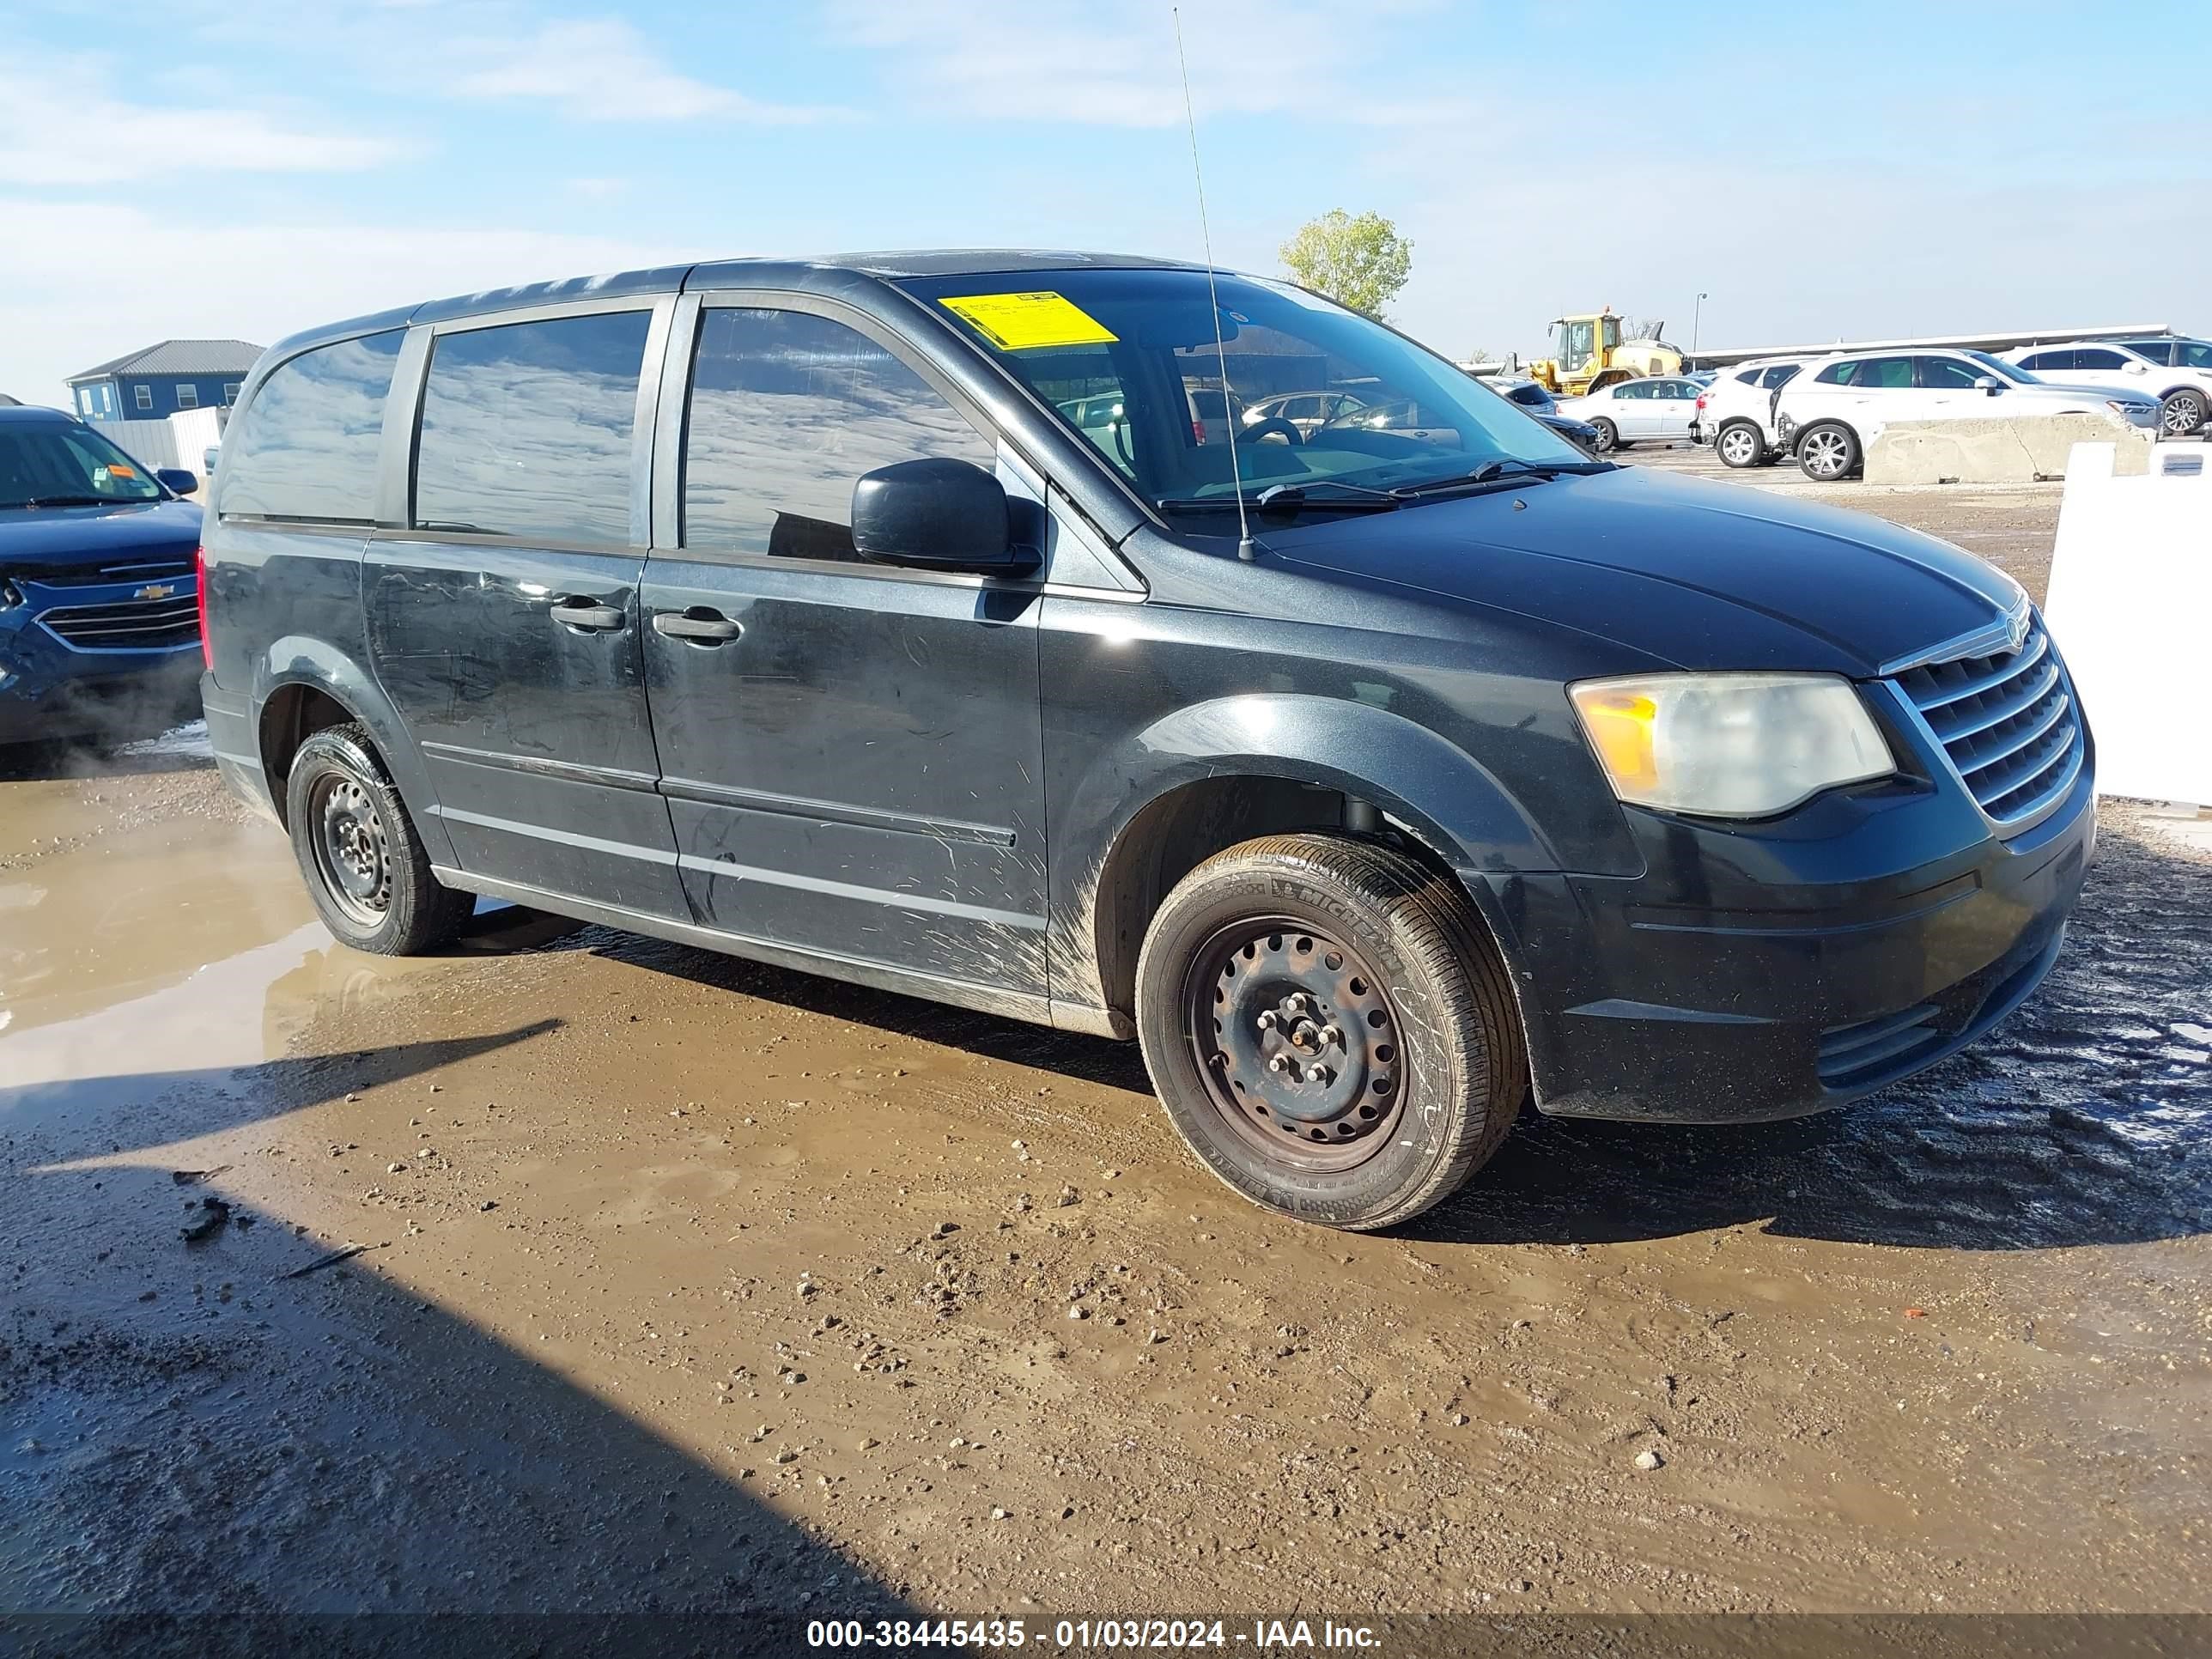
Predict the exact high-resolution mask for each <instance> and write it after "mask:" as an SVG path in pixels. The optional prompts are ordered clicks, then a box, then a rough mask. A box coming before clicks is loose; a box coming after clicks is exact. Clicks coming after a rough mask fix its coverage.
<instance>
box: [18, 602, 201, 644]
mask: <svg viewBox="0 0 2212 1659" xmlns="http://www.w3.org/2000/svg"><path fill="white" fill-rule="evenodd" d="M39 624H40V627H42V628H44V629H46V631H47V632H48V633H50V634H52V635H54V636H55V637H56V638H57V639H58V640H60V641H62V642H63V643H64V645H70V646H74V647H76V649H78V650H80V651H161V650H166V649H167V648H169V647H173V646H179V645H190V644H192V643H193V642H194V641H197V640H198V638H199V636H200V618H199V600H198V599H197V596H196V595H195V594H193V593H191V592H180V593H175V594H172V595H170V596H169V597H168V598H167V599H123V600H120V601H118V603H116V604H113V605H56V606H55V607H54V608H53V609H52V610H51V611H45V612H43V613H41V614H40V617H39Z"/></svg>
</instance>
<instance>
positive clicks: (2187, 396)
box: [2159, 386, 2205, 438]
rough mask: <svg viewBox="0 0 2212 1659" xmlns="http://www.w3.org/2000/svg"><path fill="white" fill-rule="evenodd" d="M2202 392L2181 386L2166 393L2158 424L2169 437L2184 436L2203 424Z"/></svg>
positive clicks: (2203, 405)
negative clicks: (2164, 429)
mask: <svg viewBox="0 0 2212 1659" xmlns="http://www.w3.org/2000/svg"><path fill="white" fill-rule="evenodd" d="M2204 412H2205V400H2204V394H2203V392H2192V391H2191V390H2190V389H2189V388H2188V387H2186V386H2183V387H2181V388H2180V389H2179V390H2178V391H2173V392H2167V393H2166V401H2165V403H2164V404H2162V405H2161V407H2160V411H2159V424H2160V425H2161V426H2163V427H2164V428H2166V435H2168V436H2169V437H2174V438H2185V437H2187V436H2188V435H2190V434H2191V433H2192V432H2194V431H2196V430H2197V428H2199V427H2201V426H2203V424H2204Z"/></svg>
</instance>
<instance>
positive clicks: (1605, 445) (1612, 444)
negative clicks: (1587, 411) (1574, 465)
mask: <svg viewBox="0 0 2212 1659" xmlns="http://www.w3.org/2000/svg"><path fill="white" fill-rule="evenodd" d="M1590 429H1591V430H1592V431H1594V432H1595V433H1596V434H1597V437H1596V439H1595V441H1593V442H1592V443H1591V445H1590V447H1591V448H1592V449H1595V451H1597V453H1599V454H1601V455H1603V454H1606V453H1609V452H1610V451H1613V450H1615V449H1619V448H1620V447H1621V445H1620V428H1619V427H1617V426H1615V425H1614V424H1613V422H1611V421H1608V420H1607V419H1606V418H1605V416H1602V415H1601V416H1598V417H1597V418H1596V419H1595V420H1594V421H1592V422H1590Z"/></svg>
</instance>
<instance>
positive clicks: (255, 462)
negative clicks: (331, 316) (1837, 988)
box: [216, 328, 406, 524]
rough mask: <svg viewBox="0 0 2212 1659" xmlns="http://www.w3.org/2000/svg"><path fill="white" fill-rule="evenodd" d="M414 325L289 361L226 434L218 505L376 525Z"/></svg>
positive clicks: (260, 514) (255, 513) (224, 510)
mask: <svg viewBox="0 0 2212 1659" xmlns="http://www.w3.org/2000/svg"><path fill="white" fill-rule="evenodd" d="M405 337H406V331H405V330H404V329H396V328H395V329H392V330H391V331H388V332H386V333H383V334H369V335H364V336H362V337H361V338H359V339H355V340H340V341H338V342H337V343H336V344H333V345H326V346H318V347H316V348H315V349H313V350H312V351H303V352H301V354H300V355H299V356H296V357H294V358H291V359H290V360H289V361H288V362H283V363H280V364H278V365H277V366H276V368H275V369H273V370H271V371H270V374H269V375H268V377H267V378H266V379H264V380H263V381H262V382H261V385H260V387H259V389H258V390H257V391H256V392H254V394H253V400H252V402H251V403H250V404H247V405H246V408H245V410H243V411H241V412H240V414H239V415H238V416H237V417H236V418H235V419H234V420H233V421H232V422H231V424H230V428H229V430H228V432H226V433H225V434H224V435H223V468H222V499H221V500H220V501H217V502H216V512H217V513H218V514H228V513H243V514H247V515H250V516H252V517H257V518H270V519H314V520H333V521H336V522H338V523H343V524H367V523H369V522H370V521H371V520H373V519H374V517H375V500H376V465H377V452H378V447H379V445H380V441H381V440H382V438H383V435H384V404H385V399H386V398H387V397H389V396H390V395H391V392H392V365H393V364H394V363H396V362H398V357H399V344H400V342H401V341H402V340H403V339H404V338H405Z"/></svg>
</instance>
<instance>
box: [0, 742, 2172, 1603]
mask: <svg viewBox="0 0 2212 1659" xmlns="http://www.w3.org/2000/svg"><path fill="white" fill-rule="evenodd" d="M2208 1054H2212V849H2204V848H2195V847H2192V846H2191V845H2189V844H2187V843H2186V842H2183V841H2181V840H2179V839H2177V838H2175V837H2172V836H2167V835H2166V834H2165V833H2164V832H2163V831H2161V830H2160V829H2159V828H2158V826H2156V825H2154V824H2147V823H2145V822H2144V821H2142V820H2139V819H2137V818H2136V817H2133V816H2132V815H2130V814H2129V813H2128V812H2126V811H2123V810H2119V809H2111V808H2108V809H2107V813H2106V836H2105V839H2104V842H2103V844H2102V847H2101V848H2100V863H2099V866H2098V868H2097V870H2096V872H2094V874H2093V878H2092V884H2091V889H2090V894H2089V897H2088V899H2087V901H2086V902H2085V904H2084V908H2083V914H2082V920H2081V923H2079V924H2078V925H2077V927H2076V929H2075V937H2074V939H2072V941H2071V943H2070V945H2069V950H2068V953H2067V955H2066V957H2065V958H2064V960H2063V963H2062V966H2061V967H2060V969H2058V971H2057V973H2056V974H2055V975H2054V976H2053V978H2052V979H2051V981H2050V982H2049V984H2048V985H2047V986H2046V987H2045V990H2044V991H2043V993H2042V994H2040V995H2039V997H2038V998H2037V999H2036V1000H2034V1001H2033V1003H2032V1004H2031V1005H2030V1006H2029V1007H2028V1008H2027V1009H2026V1010H2024V1011H2023V1012H2022V1013H2021V1015H2019V1016H2017V1017H2015V1019H2013V1020H2012V1021H2010V1022H2008V1024H2006V1025H2005V1026H2004V1027H2003V1028H2002V1029H2001V1030H1999V1032H1997V1033H1996V1035H1995V1036H1994V1037H1993V1038H1992V1039H1990V1040H1989V1041H1986V1042H1984V1044H1982V1045H1981V1046H1980V1047H1979V1048H1977V1049H1975V1050H1972V1051H1970V1052H1969V1053H1968V1054H1965V1055H1962V1056H1960V1057H1959V1058H1958V1059H1956V1060H1953V1061H1951V1062H1949V1063H1948V1064H1947V1065H1945V1066H1942V1067H1940V1068H1938V1069H1937V1070H1936V1071H1934V1072H1930V1073H1927V1074H1925V1075H1924V1076H1923V1077H1922V1078H1921V1079H1916V1080H1914V1081H1913V1082H1912V1083H1911V1084H1909V1085H1905V1086H1903V1087H1900V1088H1899V1089H1896V1090H1893V1091H1890V1092H1888V1093H1887V1094H1885V1095H1883V1096H1881V1097H1877V1098H1875V1099H1874V1100H1872V1101H1869V1102H1867V1103H1863V1104H1862V1105H1860V1106H1857V1107H1856V1108H1853V1109H1850V1110H1849V1111H1846V1112H1844V1113H1838V1114H1833V1115H1829V1116H1827V1117H1825V1118H1820V1119H1815V1120H1810V1121H1806V1122H1802V1123H1799V1124H1794V1125H1785V1126H1777V1127H1771V1128H1763V1129H1756V1130H1737V1131H1714V1130H1680V1129H1673V1130H1666V1129H1656V1128H1646V1127H1625V1126H1607V1125H1597V1124H1575V1123H1550V1122H1545V1121H1538V1120H1535V1119H1534V1118H1533V1117H1532V1118H1530V1119H1528V1120H1527V1121H1523V1122H1522V1124H1521V1125H1519V1126H1518V1127H1516V1131H1515V1133H1514V1134H1513V1136H1512V1138H1511V1139H1510V1141H1509V1143H1508V1145H1507V1146H1506V1148H1505V1149H1504V1152H1502V1153H1501V1154H1500V1155H1499V1157H1498V1159H1497V1160H1496V1162H1495V1163H1494V1164H1492V1166H1491V1167H1490V1169H1489V1170H1486V1172H1485V1173H1484V1174H1483V1175H1482V1176H1480V1178H1479V1179H1478V1181H1477V1182H1476V1183H1475V1184H1474V1186H1473V1187H1471V1188H1468V1191H1467V1192H1466V1193H1465V1194H1462V1196H1461V1197H1460V1198H1458V1199H1457V1200H1454V1201H1453V1202H1451V1203H1450V1204H1449V1205H1448V1206H1444V1207H1443V1208H1441V1209H1439V1210H1438V1211H1436V1212H1432V1213H1431V1215H1430V1216H1428V1217H1425V1218H1423V1219H1422V1220H1421V1221H1420V1222H1419V1223H1418V1224H1416V1225H1415V1226H1414V1227H1413V1228H1412V1229H1410V1230H1409V1231H1406V1232H1403V1233H1401V1234H1398V1235H1394V1236H1389V1237H1373V1238H1369V1237H1344V1236H1339V1235H1334V1234H1328V1233H1324V1232H1320V1231H1316V1230H1312V1229H1308V1228H1302V1227H1297V1226H1293V1225H1291V1224H1288V1223H1284V1222H1279V1221H1276V1220H1273V1219H1272V1218H1267V1217H1266V1216H1263V1215H1261V1214H1260V1213H1259V1212H1255V1211H1253V1210H1251V1209H1250V1208H1249V1207H1247V1206H1243V1204H1241V1203H1240V1202H1238V1201H1237V1200H1235V1199H1234V1198H1233V1197H1232V1196H1231V1194H1228V1193H1227V1192H1226V1191H1225V1189H1223V1188H1219V1187H1218V1186H1217V1185H1216V1184H1214V1183H1213V1182H1212V1181H1211V1180H1210V1179H1209V1178H1207V1177H1206V1176H1204V1175H1203V1174H1202V1172H1200V1170H1198V1169H1197V1168H1196V1166H1195V1165H1194V1164H1193V1163H1192V1162H1191V1161H1190V1160H1189V1159H1188V1157H1187V1156H1186V1155H1185V1154H1184V1153H1183V1152H1182V1149H1181V1148H1180V1146H1179V1145H1178V1144H1177V1143H1176V1141H1175V1139H1173V1137H1172V1134H1171V1133H1170V1131H1169V1129H1168V1128H1167V1127H1166V1124H1165V1122H1164V1118H1163V1116H1162V1115H1161V1114H1160V1113H1159V1111H1158V1108H1157V1106H1156V1105H1155V1104H1153V1103H1152V1101H1151V1099H1150V1097H1149V1094H1148V1092H1147V1091H1146V1081H1145V1079H1144V1075H1143V1072H1142V1068H1141V1066H1140V1065H1139V1062H1138V1060H1137V1058H1136V1056H1135V1054H1134V1051H1133V1050H1132V1049H1128V1048H1121V1047H1117V1046H1115V1045H1111V1044H1106V1043H1102V1042H1094V1041H1091V1040H1088V1039H1078V1038H1073V1037H1068V1036H1060V1035H1057V1034H1054V1033H1051V1032H1048V1031H1042V1030H1035V1029H1032V1028H1030V1027H1026V1026H1019V1025H1014V1024H1008V1023H1006V1022H1002V1021H996V1020H993V1019H989V1018H985V1017H982V1016H979V1015H971V1014H967V1013H963V1012H952V1011H946V1010H943V1009H938V1008H934V1007H931V1006H927V1005H923V1004H920V1003H915V1002H911V1001H908V1000H902V999H899V998H896V997H890V996H887V995H879V994H873V993H868V992H864V991H860V990H856V989H854V988H852V987H842V986H838V985H835V984H832V983H829V982H828V981H817V980H810V979H807V978H805V977H803V976H800V975H791V974H787V973H781V972H778V971H774V970H769V969H761V968H757V967H754V966H751V965H749V964H745V963H738V962H734V961H730V960H727V959H724V958H720V957H713V956H709V955H707V954H704V953H701V952H696V951H685V950H681V949H678V948H676V947H672V946H667V945H659V944H655V943H653V942H650V941H644V940H638V939H625V938H622V937H619V936H617V935H613V934H610V933H604V932H601V931H599V930H593V929H583V928H575V927H568V926H567V925H565V924H560V923H556V922H550V921H544V920H543V919H539V918H534V917H532V916H529V915H525V914H523V913H520V912H515V911H512V910H508V911H495V912H489V913H487V914H484V915H479V916H478V917H477V921H476V924H475V926H474V927H473V928H472V930H471V934H470V936H469V937H468V938H467V939H465V941H463V942H462V944H461V945H459V946H458V947H457V948H456V949H455V950H454V951H453V952H452V953H450V954H449V955H447V956H446V957H441V958H436V959H432V960H427V961H417V962H408V963H387V962H382V961H378V960H373V959H371V958H368V957H360V956H356V955H354V954H353V953H350V952H348V951H343V950H342V949H340V948H338V947H337V946H335V945H332V944H331V942H330V940H329V939H327V937H326V936H325V935H324V934H323V933H322V932H321V930H320V929H319V927H317V926H315V925H314V923H313V919H312V915H311V913H310V912H309V911H308V909H307V905H306V903H305V901H304V899H302V898H301V896H300V895H299V890H298V884H297V880H296V878H295V875H294V873H293V871H292V866H291V864H290V861H289V854H288V853H287V851H286V848H285V847H284V845H283V842H282V840H281V838H280V837H279V836H278V835H277V833H276V831H275V830H274V829H272V828H270V827H269V826H266V825H264V824H262V823H259V822H258V821H256V820H253V819H252V818H250V817H247V816H246V815H245V814H244V813H243V811H240V810H238V809H235V808H234V807H232V806H231V805H229V804H228V801H227V799H226V798H224V797H223V796H222V793H221V791H220V789H219V787H217V785H216V781H215V779H214V777H213V775H212V773H211V772H210V771H209V770H208V769H207V767H206V765H205V763H204V754H201V753H197V752H196V751H195V750H193V747H192V743H191V737H190V735H189V734H187V735H186V736H185V737H184V738H181V739H179V741H178V742H177V743H176V744H173V748H172V750H171V751H169V752H167V753H156V754H155V755H152V756H150V757H140V758H139V759H138V760H137V761H136V762H133V763H131V764H129V765H126V766H124V767H120V768H118V769H115V770H112V771H109V772H105V773H101V772H98V771H96V770H94V771H93V772H90V773H85V774H75V773H67V772H58V773H57V775H30V776H14V775H11V776H8V777H0V1188H4V1190H5V1193H6V1194H7V1200H6V1203H5V1206H4V1208H3V1209H0V1283H4V1284H5V1285H6V1286H7V1294H6V1297H5V1303H4V1309H5V1311H4V1325H0V1513H3V1514H4V1515H5V1516H6V1521H5V1522H4V1524H0V1606H4V1607H19V1608H20V1607H64V1608H72V1609H114V1608H145V1607H154V1608H162V1609H167V1610H171V1611H179V1612H182V1611H192V1610H198V1609H210V1608H228V1609H233V1610H239V1609H245V1610H266V1609H309V1610H344V1609H352V1608H368V1609H380V1610H402V1611H405V1610H416V1611H419V1610H426V1609H474V1610H481V1609H526V1610H539V1611H543V1610H559V1609H570V1608H574V1609H585V1608H589V1609H596V1610H604V1611H619V1610H638V1609H646V1608H656V1609H660V1610H684V1611H723V1610H739V1609H743V1608H745V1607H769V1606H775V1607H785V1606H790V1605H793V1602H794V1601H797V1602H798V1603H799V1605H803V1606H805V1607H810V1608H818V1609H820V1610H822V1611H823V1612H825V1613H827V1612H835V1613H845V1612H848V1611H854V1612H860V1611H865V1610H867V1609H870V1608H878V1607H883V1608H896V1607H906V1608H927V1609H930V1610H933V1611H934V1612H938V1613H956V1612H957V1613H963V1615H972V1614H975V1613H992V1612H1006V1613H1020V1612H1024V1611H1028V1612H1031V1613H1035V1612H1037V1611H1041V1610H1050V1611H1053V1612H1069V1611H1082V1610H1090V1611H1095V1612H1106V1611H1112V1612H1137V1611H1151V1612H1158V1613H1170V1612H1178V1611H1188V1610H1191V1609H1194V1608H1202V1609H1210V1610H1215V1611H1223V1610H1229V1609H1240V1608H1251V1607H1267V1608H1282V1609H1292V1608H1295V1609H1298V1610H1302V1611H1305V1612H1308V1613H1313V1614H1316V1615H1318V1614H1320V1613H1330V1612H1335V1613H1349V1612H1360V1611H1365V1612H1377V1611H1408V1610H1413V1611H1419V1610H1430V1611H1456V1610H1464V1609H1476V1610H1486V1611H1492V1612H1495V1611H1504V1610H1511V1611H1535V1610H1562V1611H1575V1610H1583V1609H1601V1610H1605V1611H1608V1612H1629V1611H1638V1610H1650V1611H1657V1610H1710V1609H1722V1608H1729V1609H1776V1608H1790V1609H1856V1608H1870V1607H1882V1608H1893V1609H1896V1608H1907V1609H1923V1610H1949V1611H1966V1610H1974V1609H1985V1608H1986V1609H2019V1608H2066V1609H2080V1608H2086V1607H2115V1608H2134V1609H2167V1610H2172V1609H2181V1608H2203V1607H2206V1606H2207V1605H2208V1599H2209V1598H2208V1596H2207V1592H2206V1590H2205V1589H2204V1586H2205V1585H2206V1584H2207V1583H2212V1572H2208V1571H2207V1569H2208V1567H2212V1559H2208V1550H2207V1537H2206V1534H2207V1528H2208V1526H2212V1517H2208V1515H2207V1505H2206V1504H2205V1500H2204V1498H2203V1494H2204V1492H2206V1490H2208V1484H2207V1476H2208V1474H2212V1470H2208V1468H2207V1467H2206V1455H2207V1454H2206V1448H2207V1447H2208V1446H2212V1297H2208V1293H2207V1289H2206V1285H2207V1283H2208V1272H2207V1270H2208V1267H2212V1254H2208V1249H2207V1246H2206V1243H2205V1234H2206V1232H2207V1231H2208V1227H2209V1226H2212V1150H2208V1146H2207V1134H2206V1128H2207V1123H2206V1119H2207V1115H2208V1114H2212V1073H2208ZM354 1247H359V1248H358V1249H357V1250H356V1251H355V1253H354V1254H352V1255H349V1256H347V1257H345V1258H344V1259H343V1260H339V1261H334V1262H330V1263H329V1265H323V1266H318V1265H316V1264H318V1263H321V1262H324V1261H325V1260H326V1259H327V1258H328V1257H330V1256H331V1255H333V1254H334V1253H336V1252H338V1251H341V1250H347V1249H354ZM303 1269H305V1270H306V1271H304V1272H302V1271H301V1270H303ZM288 1275H296V1276H288ZM1644 1453H1650V1454H1653V1456H1652V1457H1650V1458H1647V1459H1644V1464H1652V1463H1656V1467H1644V1466H1643V1464H1639V1461H1638V1459H1639V1455H1640V1454H1644Z"/></svg>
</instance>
